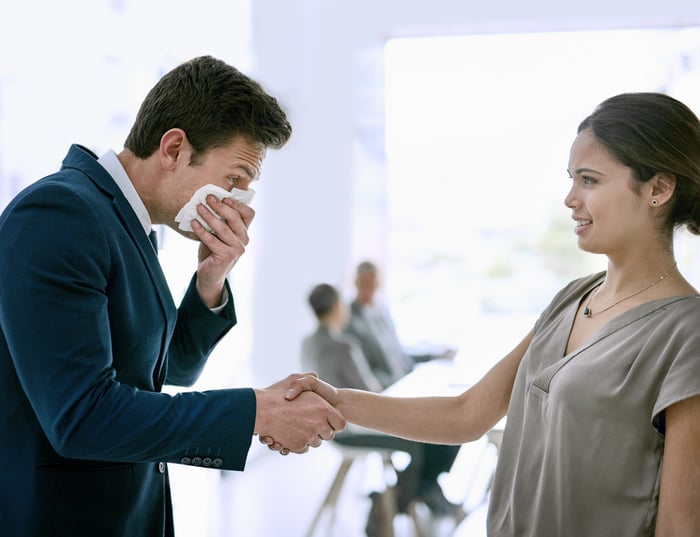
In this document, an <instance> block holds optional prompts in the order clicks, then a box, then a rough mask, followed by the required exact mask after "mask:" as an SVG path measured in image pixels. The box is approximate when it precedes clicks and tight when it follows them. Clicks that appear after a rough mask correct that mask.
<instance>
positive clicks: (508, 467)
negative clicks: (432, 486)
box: [488, 273, 700, 537]
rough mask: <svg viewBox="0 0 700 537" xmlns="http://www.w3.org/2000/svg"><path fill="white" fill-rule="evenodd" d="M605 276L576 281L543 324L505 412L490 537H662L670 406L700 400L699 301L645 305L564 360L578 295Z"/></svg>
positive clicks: (672, 300)
mask: <svg viewBox="0 0 700 537" xmlns="http://www.w3.org/2000/svg"><path fill="white" fill-rule="evenodd" d="M603 278H604V273H599V274H595V275H592V276H588V277H586V278H582V279H579V280H576V281H574V282H572V283H570V284H569V285H568V286H567V287H565V288H564V289H563V290H562V291H560V292H559V294H558V295H557V296H556V297H555V298H554V300H553V301H552V303H551V304H550V305H549V306H548V307H547V309H546V310H545V311H544V312H543V313H542V315H541V316H540V318H539V320H538V321H537V323H536V326H535V336H534V339H533V341H532V343H531V345H530V348H529V349H528V351H527V353H526V354H525V356H524V357H523V361H522V363H521V365H520V368H519V370H518V373H517V375H516V379H515V385H514V387H513V393H512V396H511V401H510V407H509V409H508V418H507V423H506V430H505V433H504V438H503V445H502V448H501V452H500V455H499V460H498V465H497V470H496V477H495V481H494V486H493V492H492V495H491V504H490V507H489V516H488V535H489V537H579V536H580V537H584V536H585V537H643V536H651V535H653V533H654V526H655V522H656V513H657V507H658V494H659V480H660V476H661V463H662V459H663V448H664V436H663V433H664V409H666V408H667V407H668V406H670V405H672V404H673V403H675V402H678V401H681V400H683V399H685V398H688V397H691V396H693V395H697V394H700V297H698V296H686V297H675V298H667V299H661V300H655V301H652V302H648V303H646V304H642V305H640V306H637V307H635V308H633V309H631V310H629V311H627V312H625V313H623V314H621V315H620V316H618V317H617V318H615V319H613V320H611V321H610V322H609V323H608V324H607V325H605V326H604V327H603V328H602V329H601V330H600V331H599V332H598V333H597V334H596V335H594V336H593V337H592V338H591V339H590V340H589V341H588V342H587V343H585V344H584V345H583V346H581V347H580V348H578V349H576V350H575V351H573V352H572V353H570V354H565V352H566V351H565V349H566V344H567V339H568V335H569V332H570V330H571V326H572V324H573V320H574V315H575V314H576V311H577V308H578V306H579V303H580V300H581V297H582V296H584V295H586V294H587V293H588V292H589V291H590V290H591V289H592V288H593V287H595V286H596V285H597V284H598V283H600V281H601V280H602V279H603Z"/></svg>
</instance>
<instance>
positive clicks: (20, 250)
mask: <svg viewBox="0 0 700 537" xmlns="http://www.w3.org/2000/svg"><path fill="white" fill-rule="evenodd" d="M93 205H94V203H93V200H90V199H85V198H84V197H83V195H81V194H77V193H75V192H73V191H71V190H69V189H66V188H65V187H60V186H54V187H51V186H49V187H44V188H42V189H41V190H38V191H34V193H33V194H25V195H23V196H22V197H21V198H18V199H17V200H16V201H15V202H14V203H13V204H12V207H11V208H10V209H9V210H8V211H6V214H5V216H4V218H3V220H2V221H0V249H1V251H2V254H0V324H1V325H2V331H3V336H4V338H5V343H6V346H7V349H8V352H9V354H10V356H11V359H12V363H13V365H14V368H15V371H16V374H17V381H18V382H19V384H20V386H21V390H22V392H23V393H24V394H25V396H26V398H27V400H28V401H29V404H30V405H31V408H32V410H33V412H34V414H35V416H36V419H37V422H38V424H39V425H40V429H41V431H43V434H44V435H45V436H46V438H47V440H48V442H49V443H50V445H51V446H52V447H53V449H54V450H55V451H56V452H57V454H59V455H61V456H63V457H69V458H76V459H89V460H102V461H118V462H146V461H158V460H165V461H173V462H178V461H181V460H182V458H183V457H184V456H186V455H187V454H194V453H197V454H209V455H211V456H212V457H217V460H219V461H221V462H220V464H219V465H218V466H219V467H221V468H225V469H237V470H240V469H243V467H244V465H245V460H246V457H247V453H248V449H249V448H250V443H251V437H252V432H253V426H254V421H255V394H254V392H253V390H251V389H231V390H215V391H210V392H192V393H183V394H178V395H175V396H171V395H168V394H163V393H156V392H153V391H149V390H147V389H143V388H139V387H137V386H138V384H137V383H132V382H129V383H125V382H124V381H121V382H120V381H118V380H117V375H116V371H115V368H114V363H113V355H112V349H113V346H112V340H111V332H110V315H109V302H110V292H111V286H112V285H113V281H112V274H111V273H110V259H109V254H108V253H107V252H106V246H105V245H106V244H107V243H108V236H107V233H108V230H106V229H105V226H104V225H103V221H104V218H105V217H104V215H101V214H96V213H95V212H94V208H93ZM188 300H190V298H187V297H186V299H185V302H186V303H185V306H184V308H183V313H182V315H183V317H182V320H181V321H182V322H183V323H187V322H188V321H189V320H191V319H194V317H197V315H193V314H192V313H191V310H192V309H193V308H195V309H196V306H192V305H188V304H187V301H188ZM134 307H135V309H137V308H138V304H136V305H135V306H134ZM190 330H191V331H198V330H204V328H201V327H200V326H199V325H198V323H197V322H196V321H194V322H193V324H192V327H191V328H190ZM207 330H208V329H207ZM222 331H223V328H220V329H218V330H215V331H214V332H215V335H214V336H213V339H212V338H210V339H209V342H208V343H204V345H210V344H213V341H215V340H216V339H217V338H218V337H220V335H221V332H222ZM186 337H187V332H186V331H184V332H183V333H182V334H181V336H180V338H181V339H180V340H179V341H178V342H176V343H174V348H175V349H176V354H177V353H178V352H180V350H181V349H179V348H178V347H180V348H181V347H183V345H184V343H183V341H184V339H185V338H186ZM204 339H206V338H204ZM156 349H157V347H156ZM133 353H134V354H133V356H129V357H128V358H129V359H130V364H132V365H130V366H129V367H131V368H132V369H130V370H125V371H124V372H123V376H125V377H126V378H129V374H130V373H132V371H137V372H138V367H140V365H139V364H142V363H150V362H152V361H153V356H152V354H153V346H150V347H148V346H146V347H145V348H143V349H141V348H139V347H138V346H135V347H134V349H133ZM176 362H177V365H176V366H175V371H174V373H173V374H174V376H181V375H184V373H182V372H183V371H188V372H189V373H188V374H191V370H192V369H193V366H192V364H185V365H182V361H178V360H176ZM197 367H198V365H197V366H195V367H194V369H197Z"/></svg>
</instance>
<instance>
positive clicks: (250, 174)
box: [232, 164, 259, 181]
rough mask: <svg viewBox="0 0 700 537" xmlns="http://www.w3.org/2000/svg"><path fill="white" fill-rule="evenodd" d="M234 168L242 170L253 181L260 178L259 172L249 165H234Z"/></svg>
mask: <svg viewBox="0 0 700 537" xmlns="http://www.w3.org/2000/svg"><path fill="white" fill-rule="evenodd" d="M232 168H234V169H235V168H238V169H242V170H243V171H244V172H245V173H246V174H247V175H248V177H250V179H251V180H252V181H254V180H255V179H257V178H258V175H259V172H257V171H256V170H254V169H253V168H251V167H250V166H249V165H248V164H234V165H233V166H232Z"/></svg>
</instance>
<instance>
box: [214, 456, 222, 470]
mask: <svg viewBox="0 0 700 537" xmlns="http://www.w3.org/2000/svg"><path fill="white" fill-rule="evenodd" d="M212 462H213V464H214V466H216V467H217V468H221V467H222V466H223V465H224V459H222V458H221V457H217V458H215V459H214V460H213V461H212Z"/></svg>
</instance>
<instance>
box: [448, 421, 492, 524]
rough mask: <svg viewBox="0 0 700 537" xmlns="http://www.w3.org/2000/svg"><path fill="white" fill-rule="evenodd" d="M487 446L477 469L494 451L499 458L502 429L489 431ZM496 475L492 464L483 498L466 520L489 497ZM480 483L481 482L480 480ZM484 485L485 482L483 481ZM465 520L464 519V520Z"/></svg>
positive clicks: (469, 512)
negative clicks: (489, 453)
mask: <svg viewBox="0 0 700 537" xmlns="http://www.w3.org/2000/svg"><path fill="white" fill-rule="evenodd" d="M485 437H486V445H485V446H484V449H483V450H482V452H481V455H480V456H479V459H478V461H477V467H478V466H479V465H480V464H482V463H483V460H484V456H485V455H487V454H488V452H489V451H493V450H494V449H495V451H496V457H498V454H499V452H500V450H501V442H502V440H503V429H501V428H494V429H491V430H489V431H488V432H487V433H486V435H485ZM495 475H496V465H495V464H494V463H493V461H492V462H491V468H490V473H489V477H488V480H487V481H486V484H485V485H484V490H483V493H482V495H481V498H480V500H479V502H478V503H476V505H473V506H471V508H470V510H468V511H465V512H464V518H467V517H469V515H470V514H471V513H472V512H474V511H475V510H476V509H477V508H479V507H481V506H482V505H483V504H484V503H485V502H486V501H487V500H488V497H489V494H490V492H491V487H492V486H493V478H494V476H495ZM476 480H477V479H476V475H475V476H474V478H472V480H471V482H470V483H469V488H468V490H467V495H468V494H469V492H470V491H471V489H472V487H473V486H474V481H476ZM479 481H480V480H479ZM482 483H483V481H482ZM463 520H464V519H463ZM460 527H461V523H459V524H457V525H456V526H455V529H454V532H453V534H454V533H457V532H458V530H459V528H460Z"/></svg>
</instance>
